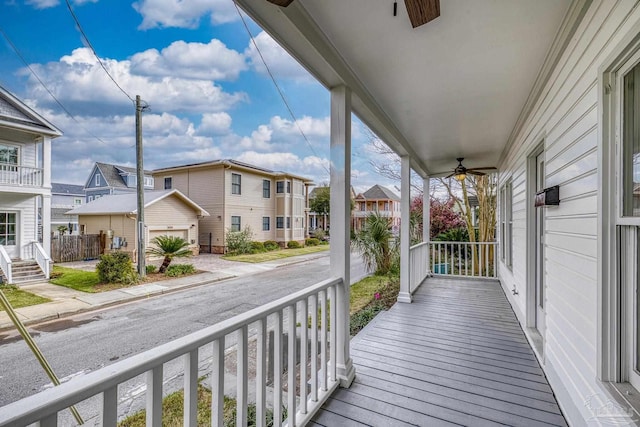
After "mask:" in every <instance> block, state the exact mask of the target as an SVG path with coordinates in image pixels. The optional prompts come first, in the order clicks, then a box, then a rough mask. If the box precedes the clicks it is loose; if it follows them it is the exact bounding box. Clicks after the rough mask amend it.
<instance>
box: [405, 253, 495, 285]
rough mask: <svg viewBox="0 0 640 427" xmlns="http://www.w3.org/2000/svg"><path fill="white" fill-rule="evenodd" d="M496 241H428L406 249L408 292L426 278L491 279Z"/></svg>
mask: <svg viewBox="0 0 640 427" xmlns="http://www.w3.org/2000/svg"><path fill="white" fill-rule="evenodd" d="M496 248H497V242H473V243H472V242H428V243H420V244H417V245H415V246H412V247H411V249H409V263H410V269H411V270H410V274H409V291H410V293H413V292H415V291H416V289H418V287H419V286H420V284H421V283H422V281H423V280H424V279H425V278H426V277H427V276H429V275H437V276H456V277H478V278H495V277H498V276H497V259H496Z"/></svg>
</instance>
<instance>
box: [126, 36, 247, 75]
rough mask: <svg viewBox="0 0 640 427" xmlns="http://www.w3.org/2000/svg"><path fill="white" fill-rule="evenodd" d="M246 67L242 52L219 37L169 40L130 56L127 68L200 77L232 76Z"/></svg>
mask: <svg viewBox="0 0 640 427" xmlns="http://www.w3.org/2000/svg"><path fill="white" fill-rule="evenodd" d="M246 68H247V64H246V63H245V59H244V56H243V55H242V54H241V53H239V52H237V51H235V50H233V49H228V48H227V47H226V46H225V44H224V43H222V42H221V41H220V40H217V39H212V40H211V41H210V42H209V43H207V44H204V43H186V42H184V41H182V40H179V41H175V42H173V43H171V44H170V45H169V46H168V47H165V48H164V49H162V51H160V52H158V50H157V49H149V50H145V51H144V52H140V53H136V54H135V55H133V56H132V57H131V72H132V73H134V74H141V75H147V76H173V77H181V78H187V79H201V80H235V79H236V78H238V74H240V72H241V71H243V70H245V69H246Z"/></svg>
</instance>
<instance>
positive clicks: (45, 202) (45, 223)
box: [33, 194, 51, 256]
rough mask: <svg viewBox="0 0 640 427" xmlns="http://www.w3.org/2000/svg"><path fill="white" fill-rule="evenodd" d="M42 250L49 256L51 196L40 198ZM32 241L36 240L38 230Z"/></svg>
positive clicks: (46, 195)
mask: <svg viewBox="0 0 640 427" xmlns="http://www.w3.org/2000/svg"><path fill="white" fill-rule="evenodd" d="M41 207H42V248H43V249H44V251H45V252H46V253H47V254H48V255H49V256H51V194H45V195H43V196H42V204H41ZM33 240H36V241H37V240H38V230H37V229H36V235H35V236H34V239H33Z"/></svg>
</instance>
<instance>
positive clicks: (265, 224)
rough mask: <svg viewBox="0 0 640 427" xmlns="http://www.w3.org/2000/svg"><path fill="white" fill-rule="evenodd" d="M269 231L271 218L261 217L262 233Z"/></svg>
mask: <svg viewBox="0 0 640 427" xmlns="http://www.w3.org/2000/svg"><path fill="white" fill-rule="evenodd" d="M270 229H271V218H270V217H268V216H263V217H262V231H269V230H270Z"/></svg>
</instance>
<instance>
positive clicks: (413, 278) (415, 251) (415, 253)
mask: <svg viewBox="0 0 640 427" xmlns="http://www.w3.org/2000/svg"><path fill="white" fill-rule="evenodd" d="M428 260H429V243H428V242H422V243H419V244H417V245H414V246H411V248H410V249H409V266H410V268H411V272H410V273H409V293H411V294H413V293H414V292H415V291H416V290H417V289H418V287H419V286H420V284H421V283H422V281H423V280H424V279H425V278H426V277H427V276H428V275H429V274H430V270H429V262H428Z"/></svg>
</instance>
